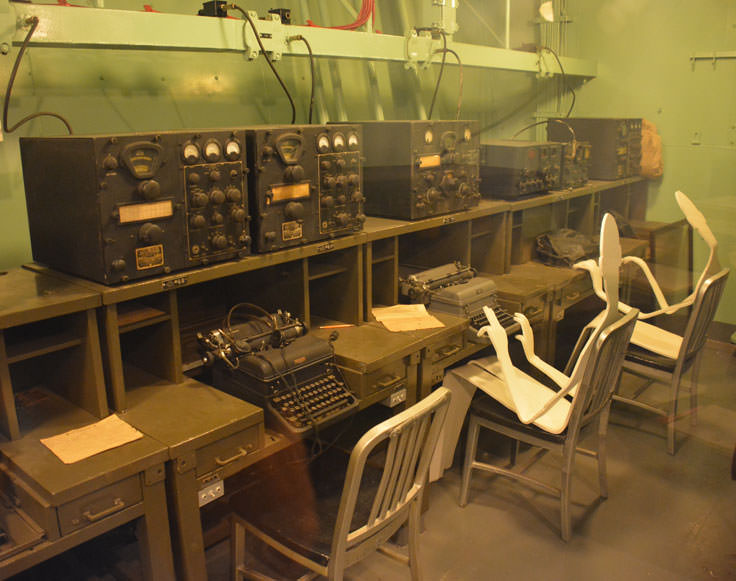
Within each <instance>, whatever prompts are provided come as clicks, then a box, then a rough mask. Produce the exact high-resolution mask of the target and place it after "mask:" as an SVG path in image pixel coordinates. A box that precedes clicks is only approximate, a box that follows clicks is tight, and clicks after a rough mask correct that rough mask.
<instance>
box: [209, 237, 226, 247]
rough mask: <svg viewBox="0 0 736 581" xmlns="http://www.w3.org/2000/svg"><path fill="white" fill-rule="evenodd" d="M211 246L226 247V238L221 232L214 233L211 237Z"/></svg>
mask: <svg viewBox="0 0 736 581" xmlns="http://www.w3.org/2000/svg"><path fill="white" fill-rule="evenodd" d="M212 246H214V247H215V248H217V249H218V250H222V249H223V248H227V238H225V237H224V236H223V235H222V234H216V235H215V236H213V237H212Z"/></svg>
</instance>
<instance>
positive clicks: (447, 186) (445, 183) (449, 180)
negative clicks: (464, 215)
mask: <svg viewBox="0 0 736 581" xmlns="http://www.w3.org/2000/svg"><path fill="white" fill-rule="evenodd" d="M456 186H457V180H456V179H455V178H454V176H452V175H450V174H448V175H446V176H444V177H443V178H442V181H441V182H440V187H441V188H442V189H443V190H445V191H447V190H452V189H455V187H456Z"/></svg>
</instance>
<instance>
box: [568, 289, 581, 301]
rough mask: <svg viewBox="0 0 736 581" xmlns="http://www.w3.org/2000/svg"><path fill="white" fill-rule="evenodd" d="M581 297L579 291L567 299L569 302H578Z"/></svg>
mask: <svg viewBox="0 0 736 581" xmlns="http://www.w3.org/2000/svg"><path fill="white" fill-rule="evenodd" d="M579 297H580V293H579V292H578V291H575V292H573V293H570V294H569V295H567V296H566V297H565V299H566V300H568V301H574V300H577V299H578V298H579Z"/></svg>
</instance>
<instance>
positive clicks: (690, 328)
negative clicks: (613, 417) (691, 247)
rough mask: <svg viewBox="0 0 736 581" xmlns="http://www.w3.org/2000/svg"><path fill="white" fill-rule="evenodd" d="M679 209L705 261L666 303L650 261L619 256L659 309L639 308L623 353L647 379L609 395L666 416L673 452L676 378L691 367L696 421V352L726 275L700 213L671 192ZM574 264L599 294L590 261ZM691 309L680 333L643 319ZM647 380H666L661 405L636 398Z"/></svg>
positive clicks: (597, 277)
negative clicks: (635, 270)
mask: <svg viewBox="0 0 736 581" xmlns="http://www.w3.org/2000/svg"><path fill="white" fill-rule="evenodd" d="M675 199H676V200H677V203H678V205H679V206H680V209H681V210H682V212H683V214H684V215H685V218H686V219H687V221H688V222H689V223H690V225H691V226H692V227H693V229H694V230H695V231H696V232H698V234H699V235H700V236H701V237H702V238H703V240H704V241H705V243H706V244H707V245H708V247H709V249H710V253H709V256H708V260H707V262H706V264H705V267H704V268H703V272H702V273H701V275H700V277H699V278H698V282H697V283H696V285H695V287H694V289H693V292H692V293H691V294H690V295H688V296H687V297H686V298H684V299H683V300H682V301H680V302H678V303H676V304H672V305H670V304H669V303H667V301H666V299H665V298H664V293H663V292H662V290H661V288H660V287H659V284H658V283H657V281H656V279H655V278H654V275H653V274H652V272H651V270H650V269H649V266H648V265H647V264H646V262H644V261H643V260H642V259H641V258H638V257H624V259H623V262H624V263H626V262H631V263H633V264H635V265H636V266H638V267H639V268H641V270H642V271H643V273H644V275H645V276H646V279H647V280H648V281H649V284H650V286H651V289H652V293H653V295H654V296H655V298H656V300H657V302H658V305H659V309H657V310H655V311H652V312H648V313H642V312H640V313H639V321H638V322H637V323H636V327H635V328H634V334H633V335H632V337H631V346H630V348H629V350H628V352H627V354H626V358H625V360H624V364H623V369H624V371H625V372H629V373H632V374H634V375H637V376H639V377H643V378H645V379H647V380H648V381H647V383H646V384H645V385H644V387H643V388H642V389H639V390H638V391H637V392H635V393H634V394H633V396H631V397H628V396H624V395H621V394H617V395H614V400H616V401H620V402H623V403H626V404H630V405H634V406H636V407H639V408H641V409H644V410H647V411H649V412H653V413H656V414H658V415H661V416H664V417H665V418H666V421H667V451H668V452H669V453H670V454H674V453H675V421H676V420H677V414H678V411H677V408H678V403H679V392H680V383H681V380H682V376H683V374H684V373H685V372H687V371H689V370H691V369H692V371H691V377H690V382H689V392H690V411H689V414H690V419H691V421H692V422H693V423H695V421H696V417H697V416H696V414H697V383H698V382H697V380H698V370H699V362H700V355H701V350H702V348H703V346H704V345H705V340H706V332H707V330H708V326H709V325H710V323H711V322H712V321H713V317H714V316H715V312H716V310H717V308H718V303H719V301H720V298H721V295H722V294H723V288H724V286H725V284H726V279H727V278H728V272H729V271H728V269H723V268H721V265H720V262H719V260H718V241H717V240H716V238H715V236H714V235H713V232H712V231H711V229H710V228H709V227H708V223H707V221H706V219H705V217H704V216H703V214H702V213H701V212H700V211H699V210H698V209H697V208H696V206H695V204H693V203H692V201H691V200H690V198H688V197H687V196H686V195H685V194H684V193H682V192H680V191H677V192H675ZM575 267H576V268H582V269H584V270H587V271H588V272H589V273H590V275H591V278H592V281H593V288H594V290H595V292H596V294H597V295H598V296H599V297H601V298H604V293H603V291H602V283H601V276H600V272H599V269H598V266H597V265H596V264H595V262H593V261H589V260H588V261H583V262H581V263H578V264H576V265H575ZM688 307H689V308H690V313H689V315H688V318H687V322H686V325H685V332H684V334H683V335H678V334H676V333H672V332H670V331H667V330H666V329H663V328H661V327H658V326H656V325H653V324H651V323H647V322H646V320H647V319H651V318H654V317H660V318H659V319H657V320H658V321H661V320H662V318H663V317H667V316H671V315H674V314H675V313H677V312H679V311H681V310H683V309H685V308H688ZM631 308H632V307H630V306H629V305H626V304H625V303H619V309H620V310H622V311H627V310H629V309H631ZM652 383H665V384H668V385H669V393H668V402H667V406H666V408H661V407H656V406H653V405H650V404H647V403H645V402H643V401H641V400H640V399H639V398H640V396H641V395H642V394H643V393H644V392H645V390H646V388H648V387H649V386H650V385H652Z"/></svg>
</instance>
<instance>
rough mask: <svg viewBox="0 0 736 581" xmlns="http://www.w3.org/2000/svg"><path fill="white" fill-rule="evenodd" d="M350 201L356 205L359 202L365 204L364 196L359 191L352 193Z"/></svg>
mask: <svg viewBox="0 0 736 581" xmlns="http://www.w3.org/2000/svg"><path fill="white" fill-rule="evenodd" d="M350 199H351V200H352V201H353V202H355V203H356V204H360V202H365V196H364V195H363V194H361V193H360V192H359V191H355V192H353V195H352V196H350Z"/></svg>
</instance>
